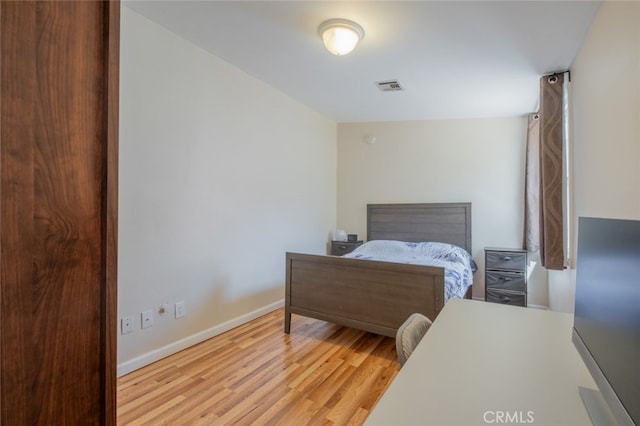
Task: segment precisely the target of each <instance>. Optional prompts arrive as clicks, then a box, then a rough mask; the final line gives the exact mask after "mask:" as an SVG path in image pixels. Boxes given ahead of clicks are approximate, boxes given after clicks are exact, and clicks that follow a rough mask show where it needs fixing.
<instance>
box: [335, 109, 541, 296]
mask: <svg viewBox="0 0 640 426" xmlns="http://www.w3.org/2000/svg"><path fill="white" fill-rule="evenodd" d="M526 128H527V122H526V118H525V117H514V118H489V119H487V118H483V119H473V120H437V121H407V122H377V123H345V124H339V125H338V227H339V228H341V229H346V230H347V231H348V232H350V233H357V234H359V236H361V237H363V238H364V237H366V205H367V204H368V203H387V202H389V203H396V202H398V203H399V202H406V203H412V202H466V201H470V202H471V203H472V216H473V218H472V220H473V222H472V242H473V253H472V254H473V257H474V258H475V259H476V262H477V263H478V265H479V266H480V268H481V269H480V270H479V271H478V272H477V273H476V275H475V277H474V283H475V284H477V285H474V297H479V298H484V272H483V271H484V252H483V249H484V247H485V246H493V247H496V246H497V247H522V235H523V228H522V227H523V225H522V224H523V203H524V201H523V200H524V195H523V194H524V192H523V191H524V151H525V138H526ZM367 135H373V136H375V137H376V143H375V144H372V145H369V144H367V143H365V142H364V138H365V137H366V136H367ZM529 292H530V293H529V303H530V304H533V305H542V306H546V305H547V283H546V274H545V273H543V272H540V271H539V270H538V268H536V270H535V271H534V275H533V276H532V277H531V281H530V286H529Z"/></svg>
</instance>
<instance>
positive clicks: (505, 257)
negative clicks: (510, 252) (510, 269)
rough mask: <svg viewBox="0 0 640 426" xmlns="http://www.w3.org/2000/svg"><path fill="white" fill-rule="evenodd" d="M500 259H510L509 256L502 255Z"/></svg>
mask: <svg viewBox="0 0 640 426" xmlns="http://www.w3.org/2000/svg"><path fill="white" fill-rule="evenodd" d="M502 260H511V256H502Z"/></svg>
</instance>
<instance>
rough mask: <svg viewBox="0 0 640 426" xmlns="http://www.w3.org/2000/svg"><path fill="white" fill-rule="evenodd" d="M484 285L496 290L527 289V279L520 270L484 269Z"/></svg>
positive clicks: (522, 290)
mask: <svg viewBox="0 0 640 426" xmlns="http://www.w3.org/2000/svg"><path fill="white" fill-rule="evenodd" d="M485 285H486V286H487V288H494V289H497V290H510V291H521V292H525V291H527V281H526V279H525V276H524V274H523V273H521V272H520V273H518V272H508V271H486V274H485Z"/></svg>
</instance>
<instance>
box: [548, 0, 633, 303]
mask: <svg viewBox="0 0 640 426" xmlns="http://www.w3.org/2000/svg"><path fill="white" fill-rule="evenodd" d="M639 23H640V3H638V2H617V1H605V2H604V3H603V5H602V6H601V8H600V10H599V12H598V14H597V16H596V18H595V20H594V22H593V24H592V26H591V28H590V29H589V32H588V34H587V36H586V38H585V41H584V43H583V45H582V47H581V49H580V52H579V53H578V56H577V57H576V59H575V61H574V63H573V65H572V66H571V81H572V90H573V158H574V165H573V168H574V173H573V176H574V217H573V222H574V224H575V226H577V217H578V216H596V217H613V218H622V219H640V24H639ZM574 237H575V233H574ZM574 248H575V244H574ZM574 254H575V253H574ZM549 279H550V281H549V304H550V308H552V309H553V310H558V311H565V312H573V301H574V293H575V270H574V269H572V270H568V271H565V272H556V273H553V274H550V276H549Z"/></svg>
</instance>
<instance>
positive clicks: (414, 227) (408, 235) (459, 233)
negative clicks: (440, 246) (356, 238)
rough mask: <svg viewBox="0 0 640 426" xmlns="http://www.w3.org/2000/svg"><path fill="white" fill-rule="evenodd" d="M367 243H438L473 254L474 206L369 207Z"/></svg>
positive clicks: (442, 204) (419, 204) (431, 204)
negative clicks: (382, 241) (456, 247)
mask: <svg viewBox="0 0 640 426" xmlns="http://www.w3.org/2000/svg"><path fill="white" fill-rule="evenodd" d="M367 240H368V241H371V240H398V241H410V242H421V241H438V242H443V243H449V244H455V245H457V246H459V247H462V248H464V249H465V250H467V251H468V252H469V253H471V252H472V246H471V203H418V204H369V205H367Z"/></svg>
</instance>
